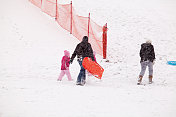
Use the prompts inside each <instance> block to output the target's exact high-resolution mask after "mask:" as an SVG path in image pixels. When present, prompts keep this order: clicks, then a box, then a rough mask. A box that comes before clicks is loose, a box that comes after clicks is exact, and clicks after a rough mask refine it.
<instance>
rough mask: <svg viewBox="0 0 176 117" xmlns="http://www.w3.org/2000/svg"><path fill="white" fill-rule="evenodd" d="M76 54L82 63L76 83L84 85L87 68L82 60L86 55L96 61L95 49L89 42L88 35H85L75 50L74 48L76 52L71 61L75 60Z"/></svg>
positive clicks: (80, 63)
mask: <svg viewBox="0 0 176 117" xmlns="http://www.w3.org/2000/svg"><path fill="white" fill-rule="evenodd" d="M76 56H77V61H78V63H79V65H80V67H81V69H80V73H79V75H78V78H77V83H76V84H77V85H84V84H85V80H86V74H85V69H84V67H83V66H82V61H83V59H84V58H85V57H89V58H91V59H92V60H93V61H95V60H94V56H93V50H92V47H91V44H90V43H89V42H88V37H87V36H84V37H83V39H82V42H80V43H79V44H78V45H77V46H76V48H75V50H74V52H73V54H72V56H71V59H70V63H72V62H73V60H74V58H75V57H76Z"/></svg>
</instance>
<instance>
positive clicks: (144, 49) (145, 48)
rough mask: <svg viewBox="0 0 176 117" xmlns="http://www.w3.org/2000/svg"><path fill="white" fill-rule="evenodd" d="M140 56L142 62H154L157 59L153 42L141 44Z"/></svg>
mask: <svg viewBox="0 0 176 117" xmlns="http://www.w3.org/2000/svg"><path fill="white" fill-rule="evenodd" d="M140 57H141V62H143V61H147V60H149V61H151V62H153V61H154V60H155V52H154V47H153V45H152V44H151V43H143V44H142V45H141V50H140Z"/></svg>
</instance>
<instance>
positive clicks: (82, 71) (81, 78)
mask: <svg viewBox="0 0 176 117" xmlns="http://www.w3.org/2000/svg"><path fill="white" fill-rule="evenodd" d="M78 63H79V65H80V67H81V69H80V72H79V75H78V78H77V83H78V82H81V81H85V80H86V74H85V73H86V72H85V71H86V70H85V69H84V67H83V66H82V61H81V60H78Z"/></svg>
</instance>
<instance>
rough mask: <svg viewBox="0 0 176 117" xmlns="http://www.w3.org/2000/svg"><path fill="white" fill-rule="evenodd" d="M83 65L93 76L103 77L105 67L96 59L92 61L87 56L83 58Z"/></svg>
mask: <svg viewBox="0 0 176 117" xmlns="http://www.w3.org/2000/svg"><path fill="white" fill-rule="evenodd" d="M82 65H83V67H84V69H86V70H87V71H88V72H90V73H91V74H92V75H93V76H95V77H97V78H99V79H101V77H102V75H103V72H104V69H103V68H102V67H101V66H100V65H99V64H98V63H97V62H95V61H92V59H91V58H89V57H85V58H84V59H83V62H82Z"/></svg>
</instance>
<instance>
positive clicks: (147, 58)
mask: <svg viewBox="0 0 176 117" xmlns="http://www.w3.org/2000/svg"><path fill="white" fill-rule="evenodd" d="M140 57H141V60H140V63H141V72H140V74H139V78H138V83H137V84H138V85H140V84H141V82H142V78H143V76H144V73H145V71H146V68H147V66H148V68H149V84H151V83H152V78H153V65H154V61H155V51H154V47H153V45H152V44H151V40H147V41H146V43H143V44H141V50H140Z"/></svg>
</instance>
